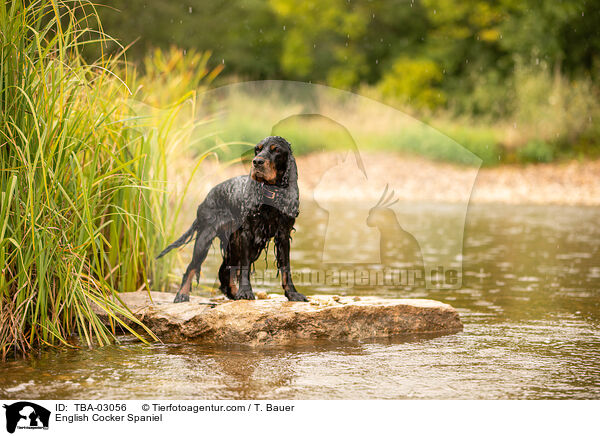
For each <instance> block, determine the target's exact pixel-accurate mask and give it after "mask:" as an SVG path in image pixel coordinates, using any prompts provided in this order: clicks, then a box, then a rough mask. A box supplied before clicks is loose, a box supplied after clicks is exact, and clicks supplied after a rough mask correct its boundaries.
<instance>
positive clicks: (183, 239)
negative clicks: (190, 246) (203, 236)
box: [156, 219, 198, 259]
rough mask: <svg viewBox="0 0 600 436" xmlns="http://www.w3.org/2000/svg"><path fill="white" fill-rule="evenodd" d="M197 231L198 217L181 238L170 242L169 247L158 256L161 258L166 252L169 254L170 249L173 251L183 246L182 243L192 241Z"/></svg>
mask: <svg viewBox="0 0 600 436" xmlns="http://www.w3.org/2000/svg"><path fill="white" fill-rule="evenodd" d="M197 231H198V219H195V220H194V223H193V224H192V226H191V227H190V228H189V229H187V230H186V231H185V233H184V234H183V235H181V236H180V237H179V239H177V240H176V241H175V242H173V243H172V244H169V245H168V246H167V248H165V249H164V250H163V251H161V252H160V254H159V255H158V256H156V258H157V259H160V258H161V257H163V256H164V255H165V254H167V253H168V252H169V251H171V250H172V249H173V248H177V247H181V246H182V245H185V244H187V243H188V242H190V241H191V240H192V238H193V237H194V233H196V232H197Z"/></svg>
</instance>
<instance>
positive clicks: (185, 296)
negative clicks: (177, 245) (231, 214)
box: [173, 227, 216, 303]
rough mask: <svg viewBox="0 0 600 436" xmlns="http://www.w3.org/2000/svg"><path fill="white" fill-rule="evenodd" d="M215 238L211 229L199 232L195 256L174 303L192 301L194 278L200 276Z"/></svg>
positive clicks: (195, 245)
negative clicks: (203, 263)
mask: <svg viewBox="0 0 600 436" xmlns="http://www.w3.org/2000/svg"><path fill="white" fill-rule="evenodd" d="M215 236H216V232H215V231H214V230H213V229H212V228H210V227H207V228H205V229H204V230H201V231H199V232H198V236H197V237H196V242H195V243H194V254H193V255H192V261H191V262H190V264H189V265H188V267H187V269H186V271H185V274H183V278H182V279H181V286H180V288H179V292H177V295H176V296H175V300H174V301H173V302H174V303H181V302H182V301H190V290H191V288H192V281H193V280H194V276H198V275H199V274H200V267H201V266H202V262H204V259H206V255H207V254H208V250H209V249H210V244H211V243H212V240H213V239H214V238H215Z"/></svg>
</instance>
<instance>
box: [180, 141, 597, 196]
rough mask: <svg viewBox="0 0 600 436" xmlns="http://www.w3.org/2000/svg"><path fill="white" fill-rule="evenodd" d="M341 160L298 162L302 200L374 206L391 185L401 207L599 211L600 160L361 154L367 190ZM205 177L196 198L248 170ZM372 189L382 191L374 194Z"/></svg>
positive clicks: (207, 172) (327, 155) (325, 155)
mask: <svg viewBox="0 0 600 436" xmlns="http://www.w3.org/2000/svg"><path fill="white" fill-rule="evenodd" d="M340 156H342V155H341V154H339V153H335V152H321V153H311V154H307V155H301V156H297V157H296V162H297V165H298V184H299V188H300V195H301V197H303V198H306V199H313V198H314V199H316V200H317V201H319V199H321V200H327V201H335V200H339V201H361V202H365V201H366V202H374V204H375V203H377V201H378V200H379V198H380V197H381V194H382V191H383V188H384V187H385V185H386V184H389V186H390V189H393V190H394V198H398V199H399V200H401V201H427V202H446V203H458V202H465V201H467V202H472V203H477V204H485V203H500V204H548V205H573V206H575V205H584V206H600V160H589V161H581V162H580V161H568V162H561V163H544V164H528V165H499V166H495V167H491V168H489V167H488V168H480V169H479V170H477V169H475V168H471V167H465V166H460V165H456V164H451V163H445V162H436V161H431V160H428V159H425V158H421V157H418V156H407V155H404V154H401V153H393V152H364V151H363V152H361V159H362V161H363V163H364V166H365V169H366V172H367V177H368V181H369V183H370V185H368V184H365V183H361V182H360V181H357V180H356V174H358V171H359V170H358V167H357V166H356V165H355V161H354V158H353V157H352V155H348V157H349V159H347V160H346V162H345V163H346V165H347V166H348V167H347V170H344V169H342V170H339V171H335V168H336V165H339V164H340ZM180 165H181V164H180ZM189 165H191V166H193V163H192V162H190V163H189ZM341 168H342V167H341ZM343 168H345V167H343ZM332 169H334V171H331V170H332ZM202 173H203V177H202V180H201V182H200V183H199V184H196V183H194V185H196V188H197V189H198V190H197V191H196V190H195V191H196V192H195V193H194V194H193V195H194V196H197V195H199V196H200V198H203V197H204V195H206V193H207V192H208V190H210V189H211V188H212V187H213V186H214V185H215V184H217V183H219V182H220V181H222V180H225V179H228V178H230V177H233V176H236V175H240V174H245V173H247V169H246V168H245V167H244V166H242V165H231V166H219V165H217V164H215V163H214V162H212V161H210V162H209V161H205V162H204V163H203V170H202ZM180 174H185V172H184V171H182V172H181V173H180ZM181 181H183V180H181ZM374 185H375V186H378V189H373V186H374ZM471 188H472V189H471Z"/></svg>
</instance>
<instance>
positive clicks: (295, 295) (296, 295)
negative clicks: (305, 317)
mask: <svg viewBox="0 0 600 436" xmlns="http://www.w3.org/2000/svg"><path fill="white" fill-rule="evenodd" d="M285 296H286V297H287V299H288V300H289V301H305V302H308V298H306V297H305V296H304V295H302V294H301V293H300V292H295V291H294V292H286V294H285Z"/></svg>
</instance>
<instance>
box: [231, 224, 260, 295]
mask: <svg viewBox="0 0 600 436" xmlns="http://www.w3.org/2000/svg"><path fill="white" fill-rule="evenodd" d="M244 236H245V237H242V241H241V242H242V244H241V247H240V254H241V256H240V263H241V266H240V271H239V280H240V281H239V289H238V291H237V293H236V294H235V296H234V298H235V299H236V300H254V299H255V297H254V292H252V285H251V284H250V270H251V269H252V255H251V253H250V240H251V237H252V236H251V235H244Z"/></svg>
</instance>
